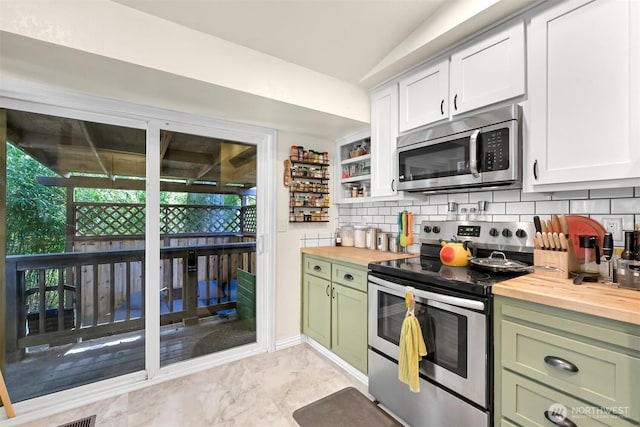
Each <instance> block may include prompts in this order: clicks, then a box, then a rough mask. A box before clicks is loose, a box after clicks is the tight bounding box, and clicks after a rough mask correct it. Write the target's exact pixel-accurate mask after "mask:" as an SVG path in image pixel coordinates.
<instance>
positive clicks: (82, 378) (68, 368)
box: [5, 314, 256, 402]
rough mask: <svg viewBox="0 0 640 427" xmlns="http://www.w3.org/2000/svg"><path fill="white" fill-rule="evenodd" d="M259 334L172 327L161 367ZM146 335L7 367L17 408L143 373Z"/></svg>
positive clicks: (216, 322) (41, 354) (227, 326)
mask: <svg viewBox="0 0 640 427" xmlns="http://www.w3.org/2000/svg"><path fill="white" fill-rule="evenodd" d="M255 340H256V334H255V331H252V330H250V329H249V328H248V327H246V326H245V324H244V323H243V322H242V321H240V320H236V318H235V314H232V315H230V316H228V317H227V318H221V317H218V316H212V317H209V318H203V319H200V322H199V323H198V324H197V325H194V326H188V327H185V326H183V325H182V324H173V325H167V326H164V327H162V329H161V332H160V365H161V366H167V365H170V364H172V363H176V362H179V361H182V360H187V359H191V358H193V357H198V356H202V355H205V354H211V353H214V352H216V351H222V350H226V349H229V348H232V347H236V346H239V345H243V344H249V343H252V342H255ZM144 358H145V357H144V331H136V332H129V333H126V334H118V335H112V336H110V337H105V338H100V339H95V340H88V341H84V342H81V343H75V344H66V345H61V346H56V347H52V348H49V349H45V350H41V351H34V352H29V353H27V354H26V356H25V358H24V359H23V360H21V361H20V362H17V363H10V364H7V369H6V378H5V380H6V383H7V388H8V390H9V393H10V395H11V400H12V401H14V402H19V401H21V400H26V399H30V398H34V397H37V396H42V395H45V394H50V393H53V392H56V391H61V390H65V389H68V388H72V387H77V386H80V385H83V384H88V383H92V382H95V381H100V380H104V379H107V378H113V377H116V376H119V375H123V374H126V373H130V372H136V371H140V370H143V369H144Z"/></svg>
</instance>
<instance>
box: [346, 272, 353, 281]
mask: <svg viewBox="0 0 640 427" xmlns="http://www.w3.org/2000/svg"><path fill="white" fill-rule="evenodd" d="M344 280H349V281H351V280H353V276H352V275H350V274H349V273H347V274H345V275H344Z"/></svg>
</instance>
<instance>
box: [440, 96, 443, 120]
mask: <svg viewBox="0 0 640 427" xmlns="http://www.w3.org/2000/svg"><path fill="white" fill-rule="evenodd" d="M440 114H442V115H443V116H444V99H443V100H442V101H440Z"/></svg>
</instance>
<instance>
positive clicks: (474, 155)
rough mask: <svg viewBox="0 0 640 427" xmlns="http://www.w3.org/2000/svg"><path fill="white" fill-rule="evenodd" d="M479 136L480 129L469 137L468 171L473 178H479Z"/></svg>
mask: <svg viewBox="0 0 640 427" xmlns="http://www.w3.org/2000/svg"><path fill="white" fill-rule="evenodd" d="M479 134H480V129H476V130H475V131H473V133H472V134H471V136H470V137H469V171H470V172H471V175H473V177H474V178H478V177H479V176H480V172H478V135H479Z"/></svg>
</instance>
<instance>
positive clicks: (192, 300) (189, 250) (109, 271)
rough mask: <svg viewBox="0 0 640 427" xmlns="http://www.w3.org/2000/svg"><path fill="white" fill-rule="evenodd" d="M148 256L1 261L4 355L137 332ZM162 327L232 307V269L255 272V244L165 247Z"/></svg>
mask: <svg viewBox="0 0 640 427" xmlns="http://www.w3.org/2000/svg"><path fill="white" fill-rule="evenodd" d="M144 257H145V251H144V250H140V249H126V250H118V251H100V252H74V253H61V254H46V255H19V256H8V257H7V258H6V271H7V279H6V291H7V293H6V298H7V299H6V301H7V304H6V308H7V310H6V326H5V349H6V353H7V358H8V359H13V360H15V359H17V358H20V357H21V356H22V354H23V352H24V349H25V348H27V347H31V346H37V345H42V344H49V345H58V344H63V343H70V342H76V341H77V340H78V339H80V338H82V339H90V338H97V337H101V336H106V335H111V334H115V333H122V332H126V331H131V330H136V329H142V328H143V327H144V312H145V307H144V304H145V299H144V295H145V284H144ZM160 258H161V269H162V270H163V271H162V273H161V281H162V283H161V286H160V288H161V290H162V291H161V295H159V296H158V298H159V300H160V302H161V315H160V322H161V324H168V323H174V322H179V321H182V320H184V319H193V318H197V317H200V316H206V315H210V314H212V313H215V312H217V311H220V310H227V309H231V308H235V304H236V302H235V301H234V300H232V298H231V284H232V281H233V280H234V279H235V271H236V268H242V269H244V270H246V271H249V272H252V273H255V242H238V243H225V244H214V245H203V246H200V245H198V246H183V247H166V248H162V249H161V250H160Z"/></svg>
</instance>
